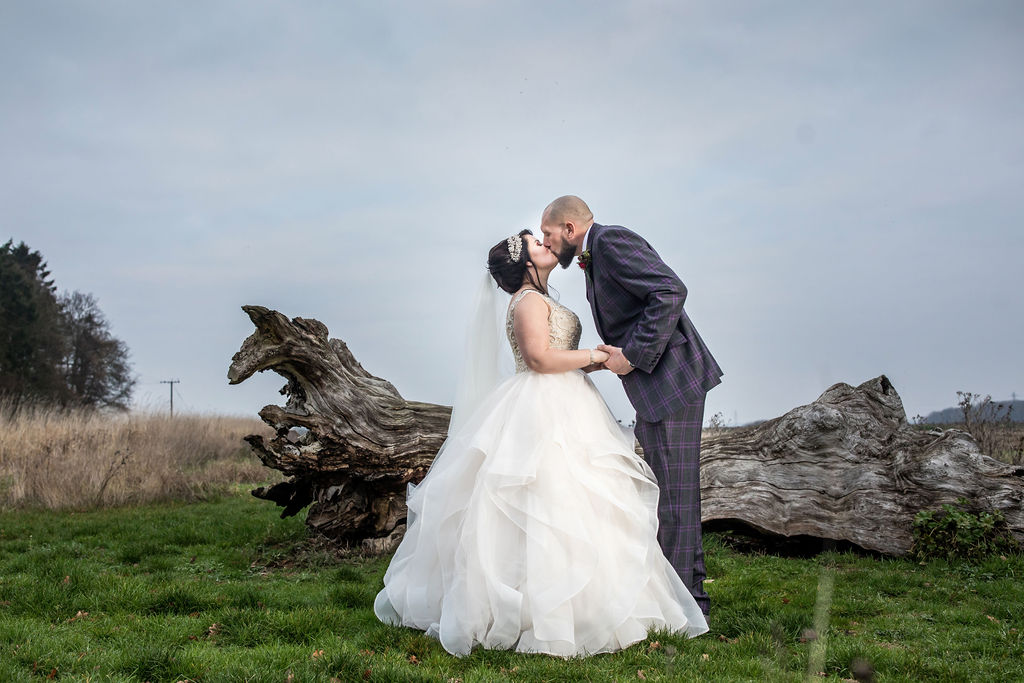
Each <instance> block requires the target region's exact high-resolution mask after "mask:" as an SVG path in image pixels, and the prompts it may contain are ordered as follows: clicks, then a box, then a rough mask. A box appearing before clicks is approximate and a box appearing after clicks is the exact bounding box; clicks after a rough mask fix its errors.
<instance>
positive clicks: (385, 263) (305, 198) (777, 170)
mask: <svg viewBox="0 0 1024 683" xmlns="http://www.w3.org/2000/svg"><path fill="white" fill-rule="evenodd" d="M1022 36H1024V3H1020V2H1018V1H1016V0H1010V1H1006V2H997V1H990V2H984V3H973V2H968V1H966V0H964V1H963V2H940V1H938V0H927V1H922V2H892V1H891V0H887V1H885V2H799V3H785V2H730V3H721V2H702V3H693V2H679V1H671V2H599V1H593V0H588V1H586V2H522V3H520V2H517V3H489V2H475V1H472V0H462V1H458V0H451V1H448V2H429V3H426V2H411V1H410V2H381V1H380V0H373V1H372V2H326V1H323V0H321V1H316V2H313V1H309V2H269V1H259V0H244V1H242V0H240V1H238V2H214V1H209V0H204V1H202V2H159V3H158V2H139V1H138V0H123V1H113V0H111V1H99V2H96V1H89V2H59V1H53V2H34V1H33V2H14V1H9V2H3V3H2V4H0V60H2V64H3V69H2V70H0V83H2V87H0V149H2V155H0V207H2V208H0V210H2V217H3V225H2V226H0V242H2V241H6V240H7V239H8V238H13V239H14V240H15V241H20V240H24V241H25V242H27V243H28V244H29V245H30V246H31V247H32V248H34V249H38V250H39V251H41V252H42V253H43V255H44V256H45V257H46V259H47V260H48V262H49V265H50V267H51V270H52V271H53V277H54V278H55V279H56V282H57V284H58V286H59V287H60V288H62V289H69V290H75V289H77V290H81V291H86V292H92V293H93V294H95V295H96V296H97V297H98V299H99V303H100V306H101V307H102V309H103V310H104V312H105V313H106V314H107V316H108V318H109V319H110V322H111V324H112V328H113V331H114V333H115V335H116V336H118V337H119V338H121V339H123V340H124V341H125V342H126V343H127V344H128V345H129V347H130V349H131V352H132V359H133V362H134V368H135V371H136V372H137V374H138V376H139V385H138V388H137V400H138V402H139V403H140V405H144V406H148V407H151V408H155V409H165V408H166V402H167V385H161V384H160V383H159V382H160V380H165V379H171V378H174V379H180V380H181V384H179V385H177V387H176V391H177V392H178V393H177V394H176V404H177V405H176V407H180V408H183V409H187V410H192V411H216V412H224V413H239V414H254V413H255V412H256V411H257V410H258V409H259V408H260V407H262V406H263V405H265V404H267V403H274V402H279V401H280V400H281V399H280V397H279V396H278V394H277V389H278V388H280V386H281V385H282V384H283V380H280V379H279V378H278V377H277V376H276V375H269V376H268V375H264V376H260V377H257V378H253V379H251V380H249V381H247V382H245V383H244V384H242V385H240V386H237V387H230V386H228V384H227V379H226V376H225V374H226V371H227V367H228V365H229V363H230V359H231V356H232V354H233V353H234V352H235V351H237V349H238V347H239V345H240V344H241V342H242V340H243V339H244V338H245V337H246V336H248V335H249V334H250V333H251V331H252V325H251V323H250V322H249V320H248V318H247V317H246V316H245V315H244V313H243V312H242V311H241V310H240V308H239V306H241V305H242V304H260V305H263V306H268V307H270V308H275V309H277V310H279V311H281V312H282V313H284V314H286V315H288V316H290V317H293V316H304V317H312V318H317V319H319V320H321V321H323V322H324V323H325V324H326V325H327V326H328V327H329V329H330V331H331V334H332V336H336V337H340V338H341V339H344V340H345V341H346V342H347V343H348V344H349V346H350V348H351V349H352V351H353V352H354V353H355V354H356V357H357V358H358V359H359V360H360V361H361V362H362V363H363V365H364V366H365V367H366V368H367V369H368V370H369V371H370V372H373V373H374V374H376V375H378V376H380V377H384V378H386V379H388V380H390V381H392V382H393V383H394V384H395V385H396V386H397V387H398V389H399V390H400V391H401V392H402V393H403V395H404V396H405V397H406V398H411V399H417V400H423V401H431V402H436V403H450V402H451V400H452V398H453V395H454V387H455V381H456V375H457V371H458V363H459V355H460V353H461V348H462V344H463V329H464V323H465V318H466V316H467V315H468V312H469V308H470V304H471V301H470V299H471V295H472V292H473V290H474V288H475V284H476V282H477V280H478V276H479V274H480V272H481V271H482V268H483V266H484V263H485V258H486V252H487V249H488V247H490V246H491V245H492V244H494V243H496V242H497V241H498V240H500V239H502V238H503V237H505V236H507V235H509V234H511V233H513V232H515V231H518V230H519V229H521V228H523V227H531V228H536V227H537V226H538V225H539V222H540V213H541V210H542V209H543V208H544V206H545V205H546V204H547V203H548V202H549V201H550V200H551V199H553V198H554V197H556V196H559V195H562V194H567V193H573V194H578V195H580V196H582V197H583V198H584V199H586V200H587V201H588V202H589V204H590V205H591V207H592V208H593V210H594V213H595V216H596V219H597V221H598V222H601V223H606V224H620V225H625V226H627V227H629V228H631V229H633V230H635V231H636V232H638V233H640V234H641V235H643V236H644V237H646V238H647V239H648V241H649V242H650V243H651V244H652V245H653V246H654V247H655V249H657V250H658V251H659V252H660V253H661V255H662V256H663V258H664V259H665V260H666V261H667V262H668V264H669V265H670V266H671V267H672V268H673V269H675V271H676V272H677V273H678V274H679V275H680V277H681V278H682V279H683V281H684V282H685V283H686V285H687V287H688V288H689V292H690V293H689V297H688V299H687V302H686V309H687V311H688V312H689V314H690V316H691V318H692V319H693V321H694V323H695V325H696V326H697V329H698V330H699V331H700V332H701V334H702V336H703V337H704V339H705V341H706V342H707V344H708V346H709V348H710V349H711V351H712V353H713V354H714V355H715V357H716V358H717V359H718V361H719V363H720V364H721V365H722V367H723V369H724V370H725V373H726V375H725V378H724V382H723V384H722V385H720V386H719V387H718V388H716V389H714V390H713V391H712V392H711V393H710V394H709V396H708V405H707V412H706V415H707V416H710V415H711V414H713V413H715V412H722V413H723V414H724V416H725V417H726V419H727V420H728V421H729V422H735V423H745V422H749V421H752V420H755V419H762V418H769V417H774V416H776V415H779V414H782V413H783V412H785V411H787V410H789V409H790V408H792V407H794V406H797V405H801V404H804V403H808V402H810V401H812V400H813V399H814V398H816V397H817V396H818V395H819V394H820V393H821V392H822V391H824V390H825V389H826V388H827V387H828V386H829V385H831V384H833V383H835V382H849V383H852V384H858V383H860V382H863V381H865V380H868V379H870V378H872V377H875V376H877V375H879V374H882V373H885V374H887V375H888V376H889V378H890V379H891V380H892V382H893V384H894V385H895V387H896V389H897V391H899V393H900V394H901V396H902V397H903V400H904V404H905V406H906V408H907V413H908V415H909V416H911V417H913V416H914V415H915V414H917V413H922V414H926V413H927V412H929V411H931V410H934V409H939V408H944V407H947V406H950V405H953V404H954V403H955V401H956V394H955V392H956V391H957V390H971V391H974V392H980V393H982V394H991V395H992V396H993V397H994V398H997V399H1002V398H1009V397H1010V395H1011V393H1013V392H1017V393H1018V394H1021V395H1024V362H1022V354H1021V351H1020V349H1021V339H1022V337H1024V315H1022V313H1024V304H1022V293H1024V291H1022V289H1024V288H1022V286H1021V280H1022V278H1021V263H1022V262H1024V225H1022V223H1024V220H1022V218H1024V125H1022V122H1024V67H1022V66H1021V65H1022V64H1024V39H1022ZM552 283H553V284H554V286H555V287H556V288H557V289H558V290H559V291H560V292H561V299H562V301H563V303H566V304H567V305H569V306H570V307H572V308H574V309H575V310H576V311H577V312H578V313H579V314H580V317H581V318H582V319H583V321H584V325H585V329H586V332H585V335H584V340H583V344H584V345H593V344H595V343H597V341H598V340H597V339H596V333H595V332H594V331H593V323H592V321H591V319H590V315H589V310H588V308H587V304H586V301H585V299H584V295H583V291H584V287H583V275H582V273H581V271H580V270H579V269H577V268H575V267H572V268H570V269H569V270H566V271H561V270H559V271H557V272H556V273H555V274H554V275H553V277H552ZM604 374H605V375H606V376H605V377H604V378H602V379H601V380H599V386H600V387H601V389H602V391H603V392H604V393H605V396H606V398H607V400H608V401H609V403H610V405H611V406H612V408H613V410H614V411H615V413H616V415H617V416H619V417H620V418H621V419H624V420H626V421H628V420H630V419H632V417H633V412H632V410H631V408H630V407H629V404H628V402H627V401H626V399H625V396H624V394H622V392H621V388H619V387H618V382H617V380H616V379H615V378H614V377H612V376H610V375H608V374H607V373H604Z"/></svg>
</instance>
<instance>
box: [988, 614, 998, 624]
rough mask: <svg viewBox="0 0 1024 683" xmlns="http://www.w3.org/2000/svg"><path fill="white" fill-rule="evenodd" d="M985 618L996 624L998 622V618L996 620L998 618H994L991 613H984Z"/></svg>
mask: <svg viewBox="0 0 1024 683" xmlns="http://www.w3.org/2000/svg"><path fill="white" fill-rule="evenodd" d="M985 618H986V619H988V620H989V621H991V622H992V623H993V624H998V623H999V620H998V619H996V618H995V617H994V616H992V615H991V614H986V615H985Z"/></svg>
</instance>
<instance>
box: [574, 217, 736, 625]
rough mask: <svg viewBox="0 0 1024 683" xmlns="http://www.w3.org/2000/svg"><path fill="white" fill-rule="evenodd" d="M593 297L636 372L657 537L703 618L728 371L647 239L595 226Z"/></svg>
mask: <svg viewBox="0 0 1024 683" xmlns="http://www.w3.org/2000/svg"><path fill="white" fill-rule="evenodd" d="M587 249H588V250H589V251H590V254H591V261H590V267H589V268H588V269H587V300H588V301H589V302H590V308H591V311H592V312H593V314H594V324H595V326H596V327H597V332H598V334H599V335H601V338H602V339H603V340H604V341H605V343H607V344H611V345H613V346H620V347H622V352H623V354H624V355H625V356H626V358H628V359H629V360H630V362H631V363H633V365H634V366H635V368H636V369H634V370H633V371H632V372H630V373H629V374H628V375H623V376H622V378H621V379H622V385H623V388H624V389H625V391H626V396H628V397H629V400H630V402H631V403H632V404H633V407H634V408H636V412H637V423H636V430H635V432H636V437H637V440H639V441H640V445H641V446H642V447H643V449H644V456H645V458H646V460H647V462H648V464H649V465H650V466H651V469H652V470H654V473H655V475H657V477H658V485H659V487H660V489H661V496H660V498H659V500H658V520H659V524H660V526H659V529H658V540H659V541H660V543H661V547H662V550H664V551H665V555H666V557H668V559H669V561H670V562H671V563H672V566H673V567H675V569H676V571H677V572H678V573H679V576H680V578H681V579H682V580H683V582H684V583H685V584H686V585H687V587H688V588H689V589H690V592H691V593H692V594H693V597H694V598H695V599H696V600H697V603H698V604H699V605H700V606H701V609H703V610H704V612H705V613H707V611H708V608H709V606H710V600H709V598H708V595H707V593H705V592H704V588H703V580H704V577H705V569H704V551H703V548H702V543H701V528H700V436H701V426H702V423H703V421H704V397H705V395H706V394H707V392H708V390H709V389H711V388H712V387H714V386H715V385H717V384H719V383H720V382H721V381H722V380H721V377H722V369H721V368H720V367H719V366H718V363H717V362H716V361H715V359H714V358H713V357H712V355H711V353H710V352H709V351H708V349H707V346H705V345H704V340H703V339H701V338H700V335H699V334H697V330H696V329H695V328H694V326H693V323H691V322H690V318H689V316H687V315H686V311H684V310H683V302H684V301H686V286H685V285H683V282H682V280H680V279H679V277H678V276H677V275H676V274H675V273H674V272H673V271H672V269H671V268H669V267H668V266H667V265H665V262H664V261H662V260H661V257H660V256H658V253H657V252H656V251H654V249H653V248H652V247H651V245H650V244H648V243H647V242H646V241H645V240H644V239H643V238H642V237H640V236H639V235H637V234H636V233H634V232H632V231H630V230H627V229H626V228H624V227H622V226H619V225H599V224H597V223H594V224H593V225H592V226H591V227H590V230H588V231H587Z"/></svg>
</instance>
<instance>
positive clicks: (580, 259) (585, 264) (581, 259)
mask: <svg viewBox="0 0 1024 683" xmlns="http://www.w3.org/2000/svg"><path fill="white" fill-rule="evenodd" d="M576 263H578V264H579V266H580V268H582V269H583V271H584V272H586V271H588V270H590V250H589V249H587V250H586V251H584V252H583V253H582V254H580V255H579V256H577V257H576Z"/></svg>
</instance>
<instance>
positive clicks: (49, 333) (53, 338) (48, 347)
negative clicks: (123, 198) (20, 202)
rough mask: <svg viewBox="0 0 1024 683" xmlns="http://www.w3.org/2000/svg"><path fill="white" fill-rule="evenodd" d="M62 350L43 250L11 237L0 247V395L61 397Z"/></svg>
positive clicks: (19, 398) (53, 289)
mask: <svg viewBox="0 0 1024 683" xmlns="http://www.w3.org/2000/svg"><path fill="white" fill-rule="evenodd" d="M63 352H64V339H63V335H62V328H61V316H60V309H59V307H58V304H57V297H56V287H55V286H54V284H53V280H51V279H50V272H49V271H48V270H47V269H46V262H45V261H44V260H43V256H42V254H40V253H39V252H38V251H32V250H31V249H29V247H28V246H27V245H26V244H25V243H24V242H22V243H20V244H18V245H17V246H14V241H13V240H8V241H7V243H6V244H4V245H3V246H0V395H2V396H5V397H6V398H7V399H8V400H13V401H14V402H15V403H18V402H20V401H22V400H25V399H34V400H42V401H47V402H52V401H63V399H64V393H65V388H64V382H63V378H62V377H61V374H60V371H59V367H58V366H59V363H60V360H61V357H62V356H63Z"/></svg>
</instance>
